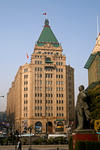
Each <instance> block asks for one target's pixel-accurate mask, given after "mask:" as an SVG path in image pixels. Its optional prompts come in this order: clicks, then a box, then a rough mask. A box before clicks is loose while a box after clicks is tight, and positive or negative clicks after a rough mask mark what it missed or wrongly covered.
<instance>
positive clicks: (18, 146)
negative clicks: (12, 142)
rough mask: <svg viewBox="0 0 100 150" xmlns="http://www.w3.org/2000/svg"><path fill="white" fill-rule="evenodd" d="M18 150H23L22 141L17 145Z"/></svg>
mask: <svg viewBox="0 0 100 150" xmlns="http://www.w3.org/2000/svg"><path fill="white" fill-rule="evenodd" d="M17 150H22V143H21V140H18V143H17Z"/></svg>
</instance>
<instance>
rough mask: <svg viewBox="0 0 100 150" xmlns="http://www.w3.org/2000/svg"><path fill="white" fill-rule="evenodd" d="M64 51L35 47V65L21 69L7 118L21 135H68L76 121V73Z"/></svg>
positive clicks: (12, 91) (30, 64)
mask: <svg viewBox="0 0 100 150" xmlns="http://www.w3.org/2000/svg"><path fill="white" fill-rule="evenodd" d="M62 51H63V50H62V47H61V46H60V45H59V46H58V47H54V46H53V45H52V44H51V43H49V42H48V43H46V44H45V45H42V46H38V44H36V45H35V47H34V52H33V53H32V55H31V62H30V63H29V64H25V65H23V66H20V68H19V70H18V72H17V74H16V76H15V80H14V81H13V83H12V87H11V88H10V89H9V92H8V95H7V114H8V116H9V115H10V114H11V113H13V114H14V118H13V119H14V128H15V129H17V130H19V131H20V132H22V131H26V132H28V128H29V127H32V132H33V133H35V132H36V133H40V132H41V133H44V134H45V133H56V132H57V133H59V132H60V133H66V126H67V125H69V122H70V124H71V123H72V122H73V121H74V69H73V68H72V67H71V66H67V65H66V56H65V55H63V53H62Z"/></svg>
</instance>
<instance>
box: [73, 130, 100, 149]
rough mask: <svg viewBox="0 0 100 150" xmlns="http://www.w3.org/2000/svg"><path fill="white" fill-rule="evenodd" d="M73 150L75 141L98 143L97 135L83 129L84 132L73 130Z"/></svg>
mask: <svg viewBox="0 0 100 150" xmlns="http://www.w3.org/2000/svg"><path fill="white" fill-rule="evenodd" d="M72 138H73V150H75V144H76V142H77V141H91V142H92V141H94V142H97V141H98V135H97V134H96V133H95V131H94V130H91V129H84V130H75V131H74V133H73V135H72Z"/></svg>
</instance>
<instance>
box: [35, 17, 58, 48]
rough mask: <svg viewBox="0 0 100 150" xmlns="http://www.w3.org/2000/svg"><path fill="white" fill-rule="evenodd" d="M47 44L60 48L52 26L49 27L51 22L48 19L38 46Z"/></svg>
mask: <svg viewBox="0 0 100 150" xmlns="http://www.w3.org/2000/svg"><path fill="white" fill-rule="evenodd" d="M47 43H50V44H52V45H53V46H54V47H58V46H59V42H58V40H57V39H56V37H55V35H54V33H53V32H52V30H51V28H50V26H49V21H48V20H47V19H46V20H45V25H44V28H43V30H42V32H41V34H40V37H39V39H38V41H37V45H38V46H43V45H45V44H47Z"/></svg>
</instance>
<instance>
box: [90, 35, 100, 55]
mask: <svg viewBox="0 0 100 150" xmlns="http://www.w3.org/2000/svg"><path fill="white" fill-rule="evenodd" d="M97 52H100V33H99V34H98V37H97V39H96V45H95V46H94V49H93V51H92V54H94V53H97Z"/></svg>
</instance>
